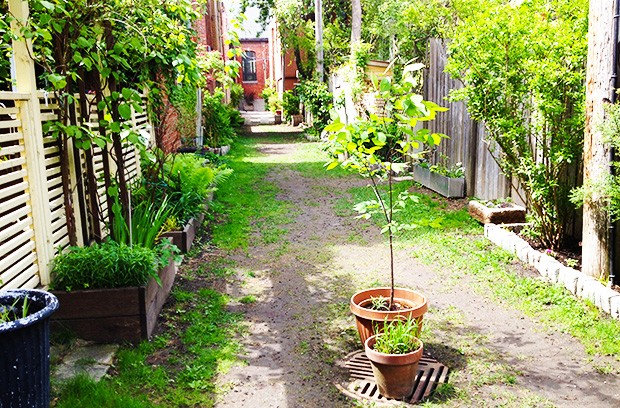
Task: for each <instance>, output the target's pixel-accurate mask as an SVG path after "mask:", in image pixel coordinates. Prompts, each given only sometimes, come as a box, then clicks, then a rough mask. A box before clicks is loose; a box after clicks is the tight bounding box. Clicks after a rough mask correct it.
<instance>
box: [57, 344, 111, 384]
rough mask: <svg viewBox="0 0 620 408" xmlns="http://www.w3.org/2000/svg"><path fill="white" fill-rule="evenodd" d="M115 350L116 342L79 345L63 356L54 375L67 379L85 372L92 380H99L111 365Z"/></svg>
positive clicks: (60, 378)
mask: <svg viewBox="0 0 620 408" xmlns="http://www.w3.org/2000/svg"><path fill="white" fill-rule="evenodd" d="M117 350H118V345H116V344H85V345H82V346H79V347H78V348H76V349H75V350H72V351H71V352H69V353H68V354H67V355H65V356H64V358H63V359H62V363H60V365H59V366H58V368H57V370H56V372H55V374H54V376H55V377H56V378H57V379H59V380H67V379H69V378H72V377H75V376H76V375H77V374H80V373H85V374H87V375H88V376H89V377H91V378H92V379H93V380H95V381H99V380H100V379H101V378H103V376H104V375H105V374H106V373H107V371H108V369H109V368H110V366H111V365H112V363H113V361H114V355H115V354H116V351H117Z"/></svg>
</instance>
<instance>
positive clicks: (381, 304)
mask: <svg viewBox="0 0 620 408" xmlns="http://www.w3.org/2000/svg"><path fill="white" fill-rule="evenodd" d="M370 308H371V309H372V310H390V303H389V299H386V298H384V297H383V296H377V297H374V296H371V297H370Z"/></svg>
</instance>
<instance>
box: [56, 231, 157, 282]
mask: <svg viewBox="0 0 620 408" xmlns="http://www.w3.org/2000/svg"><path fill="white" fill-rule="evenodd" d="M157 266H158V262H157V255H156V251H154V250H152V249H148V248H144V247H141V246H138V245H135V246H133V247H130V246H127V245H125V244H118V243H116V242H113V241H106V242H103V243H101V244H96V243H95V244H93V245H91V246H87V247H70V248H69V251H68V252H66V253H61V254H59V255H57V256H56V257H55V258H54V266H53V269H52V284H51V285H50V286H51V287H52V288H53V289H56V290H79V289H104V288H121V287H128V286H141V285H145V284H146V283H147V281H148V279H149V278H150V277H155V278H157Z"/></svg>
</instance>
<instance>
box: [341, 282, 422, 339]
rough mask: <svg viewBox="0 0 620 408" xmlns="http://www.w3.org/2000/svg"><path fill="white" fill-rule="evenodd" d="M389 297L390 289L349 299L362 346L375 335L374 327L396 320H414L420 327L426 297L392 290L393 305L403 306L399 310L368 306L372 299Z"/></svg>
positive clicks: (360, 293) (373, 291)
mask: <svg viewBox="0 0 620 408" xmlns="http://www.w3.org/2000/svg"><path fill="white" fill-rule="evenodd" d="M379 297H383V298H388V299H389V297H390V288H388V287H385V288H372V289H366V290H362V291H360V292H357V293H356V294H354V295H353V296H352V297H351V301H350V309H351V312H352V313H353V314H354V315H355V320H356V326H357V331H358V333H359V336H360V340H361V341H362V344H364V343H365V342H366V340H367V339H368V338H369V337H370V336H372V335H373V334H375V327H377V328H379V329H381V328H382V327H383V325H384V324H385V322H391V321H393V320H396V319H402V318H403V317H404V318H409V319H415V320H416V321H417V323H418V327H420V328H421V327H422V318H423V316H424V313H426V311H427V310H428V300H427V299H426V296H424V295H422V294H421V293H419V292H416V291H414V290H411V289H405V288H394V303H395V304H400V305H401V306H403V308H402V309H400V310H388V311H385V310H375V309H370V308H368V306H370V305H371V304H372V299H373V298H379Z"/></svg>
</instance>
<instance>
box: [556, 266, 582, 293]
mask: <svg viewBox="0 0 620 408" xmlns="http://www.w3.org/2000/svg"><path fill="white" fill-rule="evenodd" d="M580 273H581V272H579V271H576V270H575V269H573V268H569V267H567V266H564V267H562V268H560V270H559V273H558V283H561V284H562V285H564V287H565V288H566V289H568V290H569V291H570V292H571V293H573V294H576V293H577V279H579V274H580Z"/></svg>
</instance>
